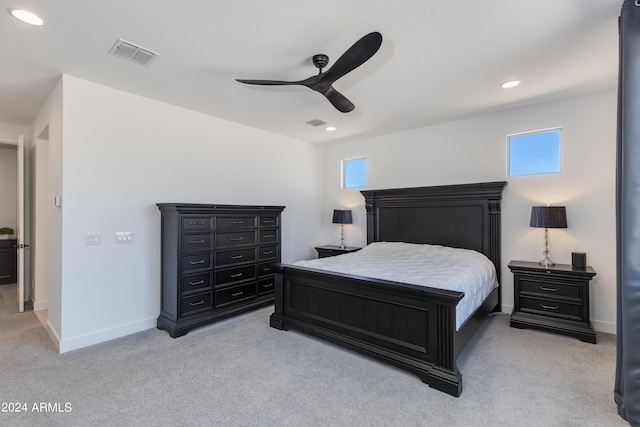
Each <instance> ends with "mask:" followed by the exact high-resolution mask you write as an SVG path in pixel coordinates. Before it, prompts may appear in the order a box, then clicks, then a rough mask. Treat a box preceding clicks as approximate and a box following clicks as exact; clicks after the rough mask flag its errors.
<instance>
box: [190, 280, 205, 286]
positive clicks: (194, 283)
mask: <svg viewBox="0 0 640 427" xmlns="http://www.w3.org/2000/svg"><path fill="white" fill-rule="evenodd" d="M203 283H204V280H199V281H197V282H189V284H190V285H191V286H198V285H202V284H203Z"/></svg>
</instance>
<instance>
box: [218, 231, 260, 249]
mask: <svg viewBox="0 0 640 427" xmlns="http://www.w3.org/2000/svg"><path fill="white" fill-rule="evenodd" d="M255 243H256V233H255V232H254V231H238V232H231V233H216V248H224V247H229V246H241V245H254V244H255Z"/></svg>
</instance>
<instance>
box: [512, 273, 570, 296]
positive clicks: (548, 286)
mask: <svg viewBox="0 0 640 427" xmlns="http://www.w3.org/2000/svg"><path fill="white" fill-rule="evenodd" d="M520 290H521V292H527V293H536V294H541V295H546V296H550V297H565V298H574V299H576V300H580V299H582V286H580V285H567V284H562V283H555V282H553V281H537V280H530V279H528V278H524V277H523V278H521V279H520Z"/></svg>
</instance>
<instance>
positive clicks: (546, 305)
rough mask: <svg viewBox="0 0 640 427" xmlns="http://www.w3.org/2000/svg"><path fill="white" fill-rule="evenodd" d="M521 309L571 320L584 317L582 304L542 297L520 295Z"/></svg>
mask: <svg viewBox="0 0 640 427" xmlns="http://www.w3.org/2000/svg"><path fill="white" fill-rule="evenodd" d="M520 310H521V311H523V312H529V313H537V314H545V315H548V316H554V317H562V318H564V319H571V320H583V319H582V305H580V304H571V303H567V302H561V301H555V300H550V299H542V298H529V297H520Z"/></svg>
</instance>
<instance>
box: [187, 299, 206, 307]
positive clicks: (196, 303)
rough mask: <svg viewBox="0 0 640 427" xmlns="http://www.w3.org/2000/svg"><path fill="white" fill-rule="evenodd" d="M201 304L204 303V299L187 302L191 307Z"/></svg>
mask: <svg viewBox="0 0 640 427" xmlns="http://www.w3.org/2000/svg"><path fill="white" fill-rule="evenodd" d="M202 304H204V300H200V301H198V302H190V303H189V305H190V306H191V307H195V306H196V305H202Z"/></svg>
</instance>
